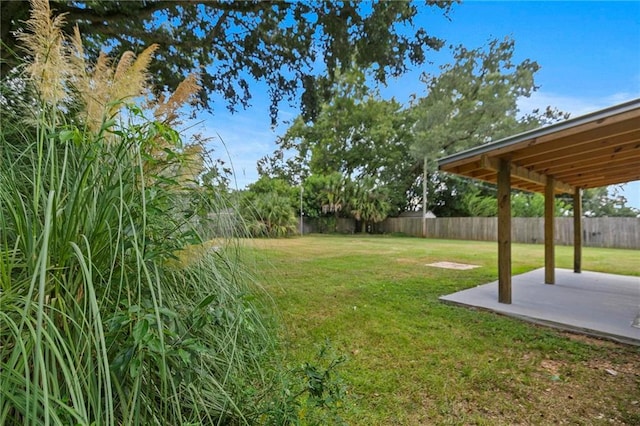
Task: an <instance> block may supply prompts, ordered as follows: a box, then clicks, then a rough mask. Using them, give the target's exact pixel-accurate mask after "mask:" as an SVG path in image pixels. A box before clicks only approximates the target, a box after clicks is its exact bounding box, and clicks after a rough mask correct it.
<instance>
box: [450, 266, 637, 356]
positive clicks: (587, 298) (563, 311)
mask: <svg viewBox="0 0 640 426" xmlns="http://www.w3.org/2000/svg"><path fill="white" fill-rule="evenodd" d="M544 278H545V277H544V268H541V269H536V270H534V271H531V272H527V273H525V274H522V275H516V276H514V277H513V278H512V280H513V281H512V303H511V304H503V303H498V281H494V282H492V283H489V284H485V285H480V286H478V287H474V288H470V289H467V290H463V291H460V292H458V293H454V294H450V295H447V296H442V297H440V300H442V301H444V302H448V303H453V304H457V305H462V306H466V307H471V308H479V309H486V310H489V311H493V312H497V313H500V314H503V315H508V316H512V317H515V318H519V319H522V320H525V321H529V322H533V323H536V324H542V325H546V326H551V327H556V328H560V329H564V330H569V331H573V332H577V333H582V334H587V335H592V336H597V337H604V338H607V339H611V340H615V341H619V342H623V343H627V344H633V345H640V277H631V276H622V275H612V274H603V273H599V272H582V273H580V274H576V273H574V272H573V271H570V270H566V269H556V283H555V284H553V285H549V284H544Z"/></svg>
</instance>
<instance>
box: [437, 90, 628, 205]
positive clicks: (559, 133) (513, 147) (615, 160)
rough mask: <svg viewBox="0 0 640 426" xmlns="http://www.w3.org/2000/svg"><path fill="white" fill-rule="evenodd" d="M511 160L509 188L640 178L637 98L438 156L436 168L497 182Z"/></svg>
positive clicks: (565, 187) (566, 188) (563, 187)
mask: <svg viewBox="0 0 640 426" xmlns="http://www.w3.org/2000/svg"><path fill="white" fill-rule="evenodd" d="M501 158H503V159H509V160H510V162H511V166H510V167H511V188H514V189H521V190H525V191H531V192H541V193H544V191H545V186H546V182H547V177H548V176H553V178H554V181H555V185H554V190H555V192H556V193H573V192H574V191H575V188H582V189H586V188H596V187H601V186H607V185H613V184H618V183H624V182H630V181H634V180H640V99H635V100H633V101H629V102H625V103H623V104H619V105H616V106H613V107H610V108H606V109H603V110H600V111H596V112H593V113H591V114H587V115H583V116H580V117H576V118H573V119H569V120H566V121H563V122H560V123H557V124H554V125H551V126H547V127H542V128H540V129H536V130H532V131H529V132H525V133H521V134H518V135H515V136H511V137H508V138H505V139H502V140H499V141H497V142H493V143H490V144H487V145H482V146H479V147H476V148H473V149H470V150H467V151H463V152H460V153H458V154H454V155H451V156H448V157H446V158H443V159H441V160H440V161H439V166H440V170H444V171H447V172H451V173H456V174H459V175H462V176H467V177H471V178H475V179H480V180H484V181H487V182H492V183H497V181H498V159H501Z"/></svg>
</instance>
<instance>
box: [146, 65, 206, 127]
mask: <svg viewBox="0 0 640 426" xmlns="http://www.w3.org/2000/svg"><path fill="white" fill-rule="evenodd" d="M200 90H202V86H200V77H199V76H198V75H197V74H189V75H188V76H187V78H185V79H184V80H183V81H182V82H181V83H180V84H179V85H178V87H177V88H176V90H175V91H174V92H173V94H172V95H171V96H170V97H169V99H167V101H166V102H165V101H164V98H159V99H158V102H157V105H156V107H155V111H154V113H153V115H154V117H155V119H156V120H158V121H162V122H163V123H165V124H167V125H170V126H176V125H180V124H181V123H180V121H178V118H179V116H180V114H179V111H178V110H179V109H180V108H182V107H183V106H184V105H185V104H187V103H194V102H195V99H196V95H197V93H198V92H199V91H200Z"/></svg>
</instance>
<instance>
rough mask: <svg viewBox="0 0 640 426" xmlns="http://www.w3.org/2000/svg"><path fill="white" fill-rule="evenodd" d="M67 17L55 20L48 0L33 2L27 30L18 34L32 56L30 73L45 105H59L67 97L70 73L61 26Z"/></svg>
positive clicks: (34, 0) (33, 0) (29, 65)
mask: <svg viewBox="0 0 640 426" xmlns="http://www.w3.org/2000/svg"><path fill="white" fill-rule="evenodd" d="M64 23H65V20H64V15H58V16H56V17H53V15H52V13H51V9H50V8H49V2H48V1H47V0H31V17H30V18H29V19H28V20H27V21H26V27H27V30H28V31H25V32H23V33H19V34H18V40H19V41H20V42H21V43H22V48H23V49H24V50H25V51H26V52H27V54H29V55H30V56H31V60H30V61H29V63H28V66H27V72H28V74H29V76H30V77H31V79H32V81H33V84H34V86H35V88H36V90H37V92H38V94H39V96H40V98H41V100H42V102H43V104H45V105H57V104H58V103H59V102H60V101H61V100H63V99H64V98H65V97H66V86H65V81H66V79H67V78H68V76H69V74H70V73H71V67H70V66H69V60H68V55H67V52H66V48H65V43H64V35H63V33H62V27H63V26H64Z"/></svg>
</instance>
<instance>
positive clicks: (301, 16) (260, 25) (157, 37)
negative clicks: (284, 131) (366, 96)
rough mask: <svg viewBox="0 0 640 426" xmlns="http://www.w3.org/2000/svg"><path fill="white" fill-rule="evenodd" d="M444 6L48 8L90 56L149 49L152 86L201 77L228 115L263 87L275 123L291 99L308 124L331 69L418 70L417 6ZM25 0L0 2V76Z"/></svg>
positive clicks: (217, 3)
mask: <svg viewBox="0 0 640 426" xmlns="http://www.w3.org/2000/svg"><path fill="white" fill-rule="evenodd" d="M451 4H452V2H450V1H441V0H438V1H436V0H426V1H425V3H424V4H423V5H419V4H418V3H414V2H406V1H376V2H372V3H369V2H358V1H324V2H320V1H278V2H270V1H258V0H253V1H230V0H210V1H207V0H188V1H187V0H185V1H159V0H138V1H115V0H113V1H112V0H109V1H106V0H94V1H60V0H51V7H52V9H54V10H55V11H57V12H58V13H66V20H67V23H68V26H69V27H72V26H73V25H78V26H79V28H80V31H81V32H82V34H83V36H84V39H85V40H86V41H87V42H88V46H87V52H88V54H89V55H91V56H94V57H95V56H97V54H98V53H99V50H100V49H102V48H103V46H109V47H110V48H112V49H113V50H115V51H118V52H123V51H126V50H132V51H134V52H138V51H140V50H141V49H142V48H143V47H144V46H148V45H150V44H152V43H159V44H160V49H159V51H158V59H159V60H157V61H155V62H154V63H153V65H152V68H151V70H150V71H151V73H152V75H153V76H154V78H155V84H156V86H155V87H156V89H157V90H164V89H169V90H171V89H175V87H176V86H177V84H178V83H179V82H180V81H182V80H183V79H184V77H185V75H187V74H188V73H191V72H193V71H198V72H201V74H202V85H203V86H204V88H205V89H206V90H204V91H203V92H202V95H201V96H202V99H201V100H202V103H203V105H205V106H206V107H212V102H213V100H212V96H213V95H214V94H218V95H222V97H223V98H224V99H226V101H227V106H228V107H229V108H230V109H232V110H234V109H235V108H237V107H238V106H246V105H247V104H248V103H249V101H250V98H251V90H250V86H251V84H252V83H254V82H255V81H262V82H265V83H266V84H267V86H268V91H269V96H270V99H271V111H270V112H271V118H272V121H274V122H275V119H276V117H277V111H278V106H279V105H280V103H281V102H283V101H289V102H291V101H293V100H294V99H296V98H297V97H298V96H301V109H302V112H303V114H304V116H305V117H306V118H312V117H314V116H315V114H316V112H317V107H318V105H319V104H320V102H321V101H322V100H323V99H325V98H326V97H327V96H328V92H326V90H325V89H326V88H328V87H330V85H331V83H332V82H333V80H334V76H335V71H336V70H337V69H339V68H347V67H349V66H350V65H352V64H355V65H357V66H358V67H362V68H371V69H373V73H374V74H373V75H374V76H375V79H376V80H378V81H379V82H381V83H384V82H385V81H386V79H387V78H388V77H390V76H397V75H400V74H402V73H404V72H405V71H406V70H407V67H409V66H411V65H412V64H414V65H417V64H421V63H423V62H424V61H425V59H426V52H427V51H428V50H429V49H438V48H440V47H441V45H442V41H441V40H439V39H438V38H436V37H433V36H431V35H429V34H428V32H427V30H426V29H425V28H421V27H420V26H419V25H418V23H417V22H416V21H417V16H418V15H419V13H420V12H421V10H423V9H426V7H427V6H428V7H436V8H440V9H442V11H443V13H445V14H446V13H447V12H448V10H449V9H450V7H451ZM28 9H29V3H28V2H21V1H7V0H2V1H1V10H0V17H1V22H0V31H1V36H2V45H1V46H0V47H1V49H0V50H1V56H2V73H3V74H4V73H6V72H7V71H8V70H9V69H11V68H12V67H13V66H15V64H16V63H17V62H18V60H19V55H21V54H23V52H20V51H19V49H16V39H15V36H14V34H15V31H17V30H18V29H19V28H20V27H21V26H22V22H23V21H24V20H25V19H27V17H28V13H29V10H28Z"/></svg>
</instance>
